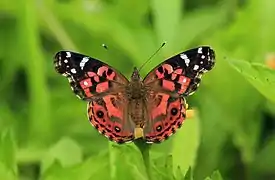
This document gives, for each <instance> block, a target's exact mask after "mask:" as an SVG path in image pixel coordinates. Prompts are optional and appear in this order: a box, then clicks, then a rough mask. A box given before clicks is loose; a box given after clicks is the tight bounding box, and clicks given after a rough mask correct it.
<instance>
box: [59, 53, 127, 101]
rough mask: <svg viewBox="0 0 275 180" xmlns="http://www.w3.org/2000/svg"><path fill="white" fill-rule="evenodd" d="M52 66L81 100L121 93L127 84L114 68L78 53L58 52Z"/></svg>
mask: <svg viewBox="0 0 275 180" xmlns="http://www.w3.org/2000/svg"><path fill="white" fill-rule="evenodd" d="M54 64H55V69H56V71H57V72H58V73H60V74H62V75H63V76H66V77H67V78H68V80H69V82H70V85H71V88H72V90H73V92H74V93H75V94H76V95H77V96H78V97H79V98H80V99H83V100H90V99H91V98H92V97H94V96H97V97H98V96H104V95H105V94H110V93H115V92H118V91H121V90H122V89H123V88H124V86H125V85H126V84H128V83H129V81H128V80H127V78H126V77H124V76H123V75H122V74H120V73H119V72H117V71H116V70H115V69H114V68H112V67H110V66H109V65H107V64H105V63H103V62H101V61H99V60H97V59H94V58H91V57H89V56H85V55H82V54H79V53H75V52H70V51H60V52H58V53H57V54H56V55H55V60H54Z"/></svg>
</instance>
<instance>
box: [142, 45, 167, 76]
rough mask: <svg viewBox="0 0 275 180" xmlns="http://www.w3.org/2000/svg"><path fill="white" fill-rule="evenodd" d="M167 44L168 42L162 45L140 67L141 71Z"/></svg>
mask: <svg viewBox="0 0 275 180" xmlns="http://www.w3.org/2000/svg"><path fill="white" fill-rule="evenodd" d="M165 44H166V42H164V43H162V45H161V46H160V47H159V48H158V49H157V50H156V51H155V52H154V53H153V54H152V55H151V56H150V57H149V58H148V59H147V60H146V61H145V62H144V63H143V64H142V65H141V66H140V68H139V70H138V71H140V70H141V69H142V68H143V67H144V66H145V65H146V64H147V63H148V62H149V61H150V60H151V59H152V58H153V57H154V56H155V55H156V54H157V53H158V52H159V51H160V50H161V48H163V46H164V45H165Z"/></svg>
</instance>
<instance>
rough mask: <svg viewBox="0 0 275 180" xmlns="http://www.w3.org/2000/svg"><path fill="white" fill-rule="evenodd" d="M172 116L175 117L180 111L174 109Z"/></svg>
mask: <svg viewBox="0 0 275 180" xmlns="http://www.w3.org/2000/svg"><path fill="white" fill-rule="evenodd" d="M171 114H172V115H173V116H175V115H177V114H178V109H177V108H172V109H171Z"/></svg>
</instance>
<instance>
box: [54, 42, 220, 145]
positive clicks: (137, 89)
mask: <svg viewBox="0 0 275 180" xmlns="http://www.w3.org/2000/svg"><path fill="white" fill-rule="evenodd" d="M214 58H215V55H214V51H213V50H212V49H211V48H209V47H207V46H203V47H199V48H196V49H191V50H189V51H186V52H183V53H181V54H178V55H176V56H174V57H171V58H169V59H168V60H166V61H164V62H163V63H161V64H160V65H158V66H157V67H156V68H154V69H153V70H152V71H151V72H150V73H149V74H148V75H147V76H146V77H145V78H144V79H142V78H141V77H140V74H139V70H138V69H137V68H134V71H133V73H132V75H131V77H130V79H129V80H128V79H127V78H126V77H124V76H123V75H122V74H121V73H119V72H118V71H116V70H115V69H114V68H112V67H111V66H109V65H107V64H105V63H103V62H101V61H99V60H97V59H94V58H91V57H88V56H85V55H82V54H78V53H74V52H70V51H60V52H58V53H57V54H56V56H55V62H54V63H55V68H56V70H57V72H58V73H60V74H62V75H64V76H66V77H67V78H68V80H69V82H70V85H71V88H72V90H73V92H74V93H75V94H76V95H77V96H78V97H79V98H80V99H82V100H85V101H87V102H88V116H89V120H90V122H91V124H92V125H93V126H94V127H95V128H96V129H97V130H98V131H99V132H100V133H101V134H103V135H105V136H106V137H107V138H108V139H110V140H112V141H115V142H117V143H125V142H130V141H132V140H134V139H135V138H139V137H137V135H136V131H137V129H141V130H142V131H141V132H142V134H141V135H140V137H142V138H144V139H145V140H146V142H148V143H157V142H161V141H163V140H165V139H167V138H168V137H169V136H170V135H172V134H173V133H175V132H176V130H177V129H178V128H180V127H181V125H182V123H183V121H184V120H185V118H186V101H185V97H186V96H188V95H190V94H192V93H194V92H195V90H196V89H197V87H198V86H199V83H200V80H201V76H202V74H203V73H205V72H207V71H209V70H211V69H212V68H213V66H214Z"/></svg>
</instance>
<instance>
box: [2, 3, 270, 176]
mask: <svg viewBox="0 0 275 180" xmlns="http://www.w3.org/2000/svg"><path fill="white" fill-rule="evenodd" d="M274 8H275V1H273V0H263V1H258V0H247V1H232V0H222V1H215V0H206V1H205V0H194V1H192V0H170V1H167V0H150V1H147V0H139V1H129V0H101V1H96V0H91V1H88V0H87V1H81V0H48V1H34V0H26V1H16V0H10V1H0V26H1V28H0V99H1V101H0V137H1V139H0V179H1V180H2V179H5V180H14V179H22V180H34V179H41V180H62V179H66V180H70V179H72V180H77V179H81V180H97V179H98V180H101V179H108V180H109V179H113V180H116V179H119V180H121V179H141V180H154V179H156V180H183V179H184V180H191V179H192V180H193V179H194V180H196V179H207V180H222V179H225V180H227V179H251V180H254V179H255V180H256V179H264V178H269V179H274V178H275V173H274V172H275V163H274V162H275V161H274V159H275V153H273V152H274V150H275V144H274V138H275V133H274V132H275V131H274V129H275V125H274V124H275V123H274V119H275V118H274V117H275V110H274V108H275V103H274V100H275V94H274V92H275V91H274V89H275V85H274V83H275V70H274V69H271V68H269V67H267V66H266V65H265V64H264V63H265V57H266V55H267V54H268V53H270V52H274V51H275V50H274V47H275V33H274V29H275V21H274ZM164 41H167V44H166V46H165V47H164V48H162V50H161V51H160V53H158V54H157V55H156V56H155V57H154V58H153V59H152V60H151V61H150V62H149V63H148V64H147V65H146V66H145V67H144V68H143V69H142V72H141V74H142V75H143V76H144V75H146V73H148V72H149V71H150V70H151V69H152V68H153V67H155V65H157V64H159V63H160V62H162V61H163V60H164V59H165V58H167V57H169V56H172V55H174V54H176V53H179V52H181V51H184V50H186V49H188V48H192V47H195V46H198V45H202V44H208V45H211V46H212V47H213V49H214V50H215V52H216V59H217V60H216V65H215V67H214V69H213V71H211V72H210V73H208V74H207V75H205V77H203V80H202V83H201V86H200V88H199V89H198V91H197V92H196V93H195V95H194V96H191V97H190V98H189V97H188V99H187V101H188V103H189V106H190V107H191V109H195V112H196V113H195V117H193V118H188V119H187V120H186V121H185V123H184V125H183V127H182V128H181V129H180V130H178V131H177V133H176V134H175V135H173V136H172V137H171V138H169V139H168V140H167V141H165V142H163V143H161V144H154V145H147V144H144V143H143V142H135V143H131V144H127V145H117V144H114V143H112V142H108V140H107V139H106V138H105V137H104V136H101V135H99V134H98V132H96V130H95V129H94V128H93V127H91V126H90V125H89V122H88V120H87V117H86V103H85V102H81V101H80V100H78V99H77V98H75V96H74V95H73V93H72V92H71V90H70V88H69V85H68V82H67V81H66V80H65V78H62V77H61V76H59V75H58V74H57V73H56V72H55V71H54V67H53V60H52V59H53V56H54V54H55V53H56V52H57V51H59V50H61V49H68V50H73V51H79V52H81V53H83V54H87V55H90V56H92V57H95V58H98V59H102V61H104V62H106V63H109V64H110V65H111V66H113V67H115V68H116V69H118V70H119V71H121V72H122V73H123V74H125V75H127V76H129V75H130V73H131V72H132V69H133V67H134V66H137V67H139V66H140V65H141V64H142V63H143V62H144V61H145V60H146V59H147V58H148V57H149V56H150V55H151V54H152V53H153V52H154V51H155V50H156V49H157V48H158V47H159V46H160V45H161V44H162V42H164ZM103 43H104V44H107V45H108V47H109V50H108V51H106V50H105V49H104V48H102V47H101V44H103ZM239 59H242V60H239ZM217 170H219V171H217Z"/></svg>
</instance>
